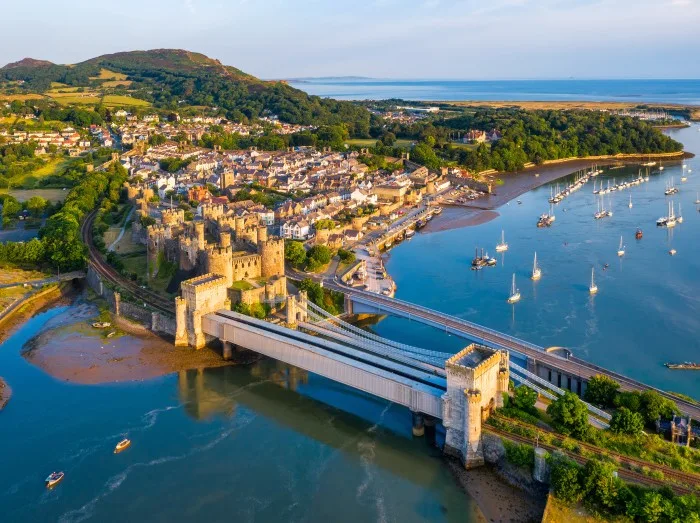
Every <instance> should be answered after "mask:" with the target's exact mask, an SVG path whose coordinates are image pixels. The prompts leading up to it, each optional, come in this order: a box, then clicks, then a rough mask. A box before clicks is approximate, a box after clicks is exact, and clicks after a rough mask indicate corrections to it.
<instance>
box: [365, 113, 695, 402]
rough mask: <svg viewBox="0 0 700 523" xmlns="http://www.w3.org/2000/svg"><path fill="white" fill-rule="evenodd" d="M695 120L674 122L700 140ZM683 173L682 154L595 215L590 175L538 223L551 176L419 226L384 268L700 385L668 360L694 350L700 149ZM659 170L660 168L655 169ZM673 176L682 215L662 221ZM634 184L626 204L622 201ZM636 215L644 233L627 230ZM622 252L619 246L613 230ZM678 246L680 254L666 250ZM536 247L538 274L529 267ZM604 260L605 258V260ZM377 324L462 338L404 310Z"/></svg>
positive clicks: (524, 334)
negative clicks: (488, 214)
mask: <svg viewBox="0 0 700 523" xmlns="http://www.w3.org/2000/svg"><path fill="white" fill-rule="evenodd" d="M698 128H700V127H698V126H694V127H692V128H690V129H683V130H674V131H671V132H670V134H671V136H673V137H674V138H675V139H677V140H680V141H682V142H683V143H685V144H686V149H687V150H689V151H694V152H700V132H698ZM686 163H687V165H688V167H689V168H691V169H692V171H693V172H692V173H691V174H689V175H688V181H687V182H685V183H681V182H680V174H681V169H682V168H681V165H680V162H676V163H675V164H673V165H672V164H667V165H666V166H665V169H664V171H663V173H662V174H652V175H651V178H650V181H649V182H647V183H644V184H642V185H639V186H636V187H633V188H629V189H625V190H623V191H620V192H614V193H611V195H606V196H605V198H606V205H608V206H609V205H610V204H609V202H611V203H612V207H613V211H614V213H613V216H612V217H611V218H606V219H603V220H594V219H593V213H594V212H595V209H596V198H598V196H594V195H593V194H592V190H593V184H592V182H589V183H588V184H587V185H586V186H584V187H583V188H582V189H580V190H579V191H578V192H576V193H574V194H573V195H572V196H570V197H569V198H567V199H566V200H564V201H563V202H562V203H560V204H559V205H558V206H557V207H556V208H555V209H556V210H555V213H556V217H557V219H556V222H555V224H554V226H553V227H552V228H550V229H537V228H536V227H535V222H536V220H537V216H539V215H540V214H541V213H543V212H545V211H546V210H547V209H548V205H549V204H548V203H547V199H548V198H549V194H550V186H549V185H546V186H543V187H540V188H539V189H536V190H534V191H531V192H530V193H528V194H525V195H523V196H522V197H521V198H520V199H521V201H522V205H516V203H515V202H512V203H511V204H510V205H505V206H503V207H502V208H500V209H499V210H498V211H499V213H500V215H501V216H500V217H499V218H498V219H496V220H494V221H491V222H489V223H487V224H484V225H480V226H477V227H471V228H465V229H456V230H451V231H445V232H441V233H434V234H418V235H416V236H415V237H414V238H413V239H412V240H411V241H409V242H404V243H403V244H401V245H400V246H399V247H397V248H395V249H394V250H392V251H391V257H390V260H389V262H388V263H387V270H388V271H389V272H390V273H391V274H392V276H393V277H394V278H395V280H396V282H397V285H398V292H397V297H398V298H401V299H405V300H409V301H416V302H418V303H421V304H423V305H426V306H429V307H433V308H435V309H439V310H442V311H445V312H448V313H452V314H455V315H457V316H460V317H463V318H466V319H469V320H471V321H475V322H478V323H481V324H484V325H486V326H489V327H492V328H495V329H499V330H502V331H504V332H507V333H509V334H512V335H514V336H518V337H520V338H523V339H525V340H529V341H532V342H534V343H538V344H541V345H543V346H567V347H570V348H571V349H573V351H574V353H575V354H576V355H577V356H580V357H582V358H585V359H588V360H590V361H592V362H595V363H598V364H602V365H604V366H606V367H609V368H611V369H614V370H616V371H619V372H622V373H624V374H626V375H629V376H631V377H634V378H637V379H640V380H642V381H645V382H648V383H650V384H653V385H656V386H658V387H662V388H665V389H669V390H675V391H678V392H683V393H685V394H690V395H693V396H695V397H696V398H698V397H700V374H698V373H697V372H696V373H693V372H681V371H669V370H667V369H666V368H665V367H664V366H663V364H664V362H667V361H686V360H695V361H697V360H700V340H699V339H698V331H699V328H700V278H699V276H700V213H698V211H697V206H696V205H694V201H695V199H696V198H697V196H696V194H697V192H698V191H700V161H698V160H696V159H692V160H689V161H687V162H686ZM654 170H656V169H654ZM637 171H638V169H637V168H626V169H620V170H612V171H608V172H606V173H605V175H603V176H599V177H597V179H596V180H597V183H600V181H601V180H604V181H605V183H607V180H608V179H610V180H611V183H612V179H613V177H614V178H617V180H618V181H620V180H623V179H628V178H632V177H635V176H636V174H637ZM671 177H674V178H675V181H676V185H677V186H678V187H679V188H680V193H679V194H678V195H676V196H674V197H673V198H672V199H673V201H674V202H675V203H676V212H677V209H678V204H679V203H680V204H681V206H682V210H683V216H684V222H683V223H682V224H680V225H678V226H677V227H676V228H675V230H667V229H665V228H657V227H656V225H655V222H656V219H657V218H658V217H659V216H663V215H666V214H667V212H666V205H667V203H666V202H667V201H669V200H670V198H669V197H666V196H664V194H663V193H664V189H665V185H666V183H667V181H668V180H669V179H670V178H671ZM630 195H632V203H633V208H632V209H629V208H628V203H629V196H630ZM637 227H641V228H642V229H643V231H644V238H643V239H642V240H640V241H637V240H635V239H634V233H635V230H636V228H637ZM501 230H505V236H506V241H507V242H508V244H509V250H508V251H507V252H506V253H504V254H502V255H501V254H498V255H497V258H498V260H499V264H498V266H497V267H496V268H491V269H485V270H482V271H478V272H474V271H471V270H469V264H470V261H471V258H472V257H473V255H474V247H476V246H479V247H484V248H486V249H487V250H488V251H491V253H492V254H494V255H495V254H496V253H495V252H494V251H495V245H496V243H498V241H499V239H500V234H501ZM621 235H622V236H623V239H624V243H625V244H626V251H627V252H626V254H625V256H624V258H618V257H617V254H616V253H617V249H618V245H619V242H620V236H621ZM671 247H673V248H675V249H676V250H677V251H678V254H677V255H676V256H675V257H672V256H670V255H669V254H668V251H669V249H670V248H671ZM535 250H536V251H537V258H538V264H539V265H540V267H541V268H542V272H543V276H542V279H541V280H540V281H539V282H533V281H531V280H530V279H529V276H530V273H531V271H532V264H533V256H534V252H535ZM605 263H608V264H609V265H610V267H609V268H608V269H607V270H603V265H604V264H605ZM591 267H595V269H596V283H597V284H598V287H599V289H600V291H599V294H598V295H596V296H594V297H591V296H590V295H589V293H588V284H589V282H590V276H591ZM513 273H515V275H516V279H517V284H518V287H519V288H520V291H521V294H522V301H521V302H520V303H518V304H515V305H508V304H507V303H506V298H507V297H508V294H509V290H510V285H511V278H512V275H513ZM377 330H378V332H379V333H380V334H382V335H385V336H388V337H394V338H402V339H406V340H411V341H412V342H413V343H417V344H419V345H423V346H427V347H428V346H431V345H435V344H440V343H446V344H448V346H450V347H453V348H455V347H459V346H461V345H463V344H464V343H465V342H464V341H463V340H459V339H456V338H452V337H447V336H444V335H439V334H436V331H435V330H433V329H430V328H427V327H423V326H420V325H418V324H416V323H411V322H408V321H406V320H400V319H395V318H390V319H387V320H385V321H382V322H381V323H380V324H379V325H378V326H377Z"/></svg>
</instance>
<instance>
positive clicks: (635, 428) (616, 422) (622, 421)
mask: <svg viewBox="0 0 700 523" xmlns="http://www.w3.org/2000/svg"><path fill="white" fill-rule="evenodd" d="M643 429H644V418H643V417H642V415H641V414H639V413H638V412H632V411H631V410H629V409H627V408H625V407H620V408H619V409H617V410H616V411H615V412H614V413H613V415H612V419H611V420H610V430H611V431H613V432H615V433H617V434H630V435H632V436H636V435H637V434H641V432H642V430H643Z"/></svg>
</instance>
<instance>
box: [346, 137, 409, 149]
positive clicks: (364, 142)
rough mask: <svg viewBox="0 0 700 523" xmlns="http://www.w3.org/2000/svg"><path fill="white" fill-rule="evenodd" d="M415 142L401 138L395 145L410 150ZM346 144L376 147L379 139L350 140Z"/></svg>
mask: <svg viewBox="0 0 700 523" xmlns="http://www.w3.org/2000/svg"><path fill="white" fill-rule="evenodd" d="M414 141H415V140H408V139H406V138H399V139H398V140H396V143H395V144H394V145H395V146H396V147H402V148H404V149H409V148H410V147H411V144H413V142H414ZM345 143H347V144H348V145H355V146H358V147H374V146H375V145H376V144H377V139H376V138H352V139H350V140H347V141H346V142H345Z"/></svg>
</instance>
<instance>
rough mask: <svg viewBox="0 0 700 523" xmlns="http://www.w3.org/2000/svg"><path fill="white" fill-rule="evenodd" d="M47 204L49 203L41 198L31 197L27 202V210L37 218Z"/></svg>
mask: <svg viewBox="0 0 700 523" xmlns="http://www.w3.org/2000/svg"><path fill="white" fill-rule="evenodd" d="M48 203H49V202H48V201H47V200H45V199H44V198H42V197H41V196H32V197H31V198H29V200H27V210H28V211H29V212H31V213H32V215H34V216H36V217H38V216H40V215H41V213H42V212H44V209H46V205H47V204H48Z"/></svg>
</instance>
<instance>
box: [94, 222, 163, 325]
mask: <svg viewBox="0 0 700 523" xmlns="http://www.w3.org/2000/svg"><path fill="white" fill-rule="evenodd" d="M96 215H97V211H96V210H94V211H92V212H91V213H90V214H88V215H87V217H86V218H85V221H84V222H83V225H82V226H81V235H82V237H83V242H85V245H87V247H88V252H89V257H90V265H92V267H93V269H94V270H95V271H96V272H97V273H98V274H99V275H100V276H101V277H102V278H104V279H105V280H106V281H108V282H110V283H112V284H113V285H116V286H118V287H120V288H122V289H124V290H126V291H128V292H129V294H131V295H132V296H134V297H135V298H138V299H139V300H141V301H142V302H143V303H145V304H146V305H147V306H149V307H151V308H153V309H155V310H157V311H159V312H162V313H165V314H167V315H170V316H173V315H174V314H175V304H174V303H173V301H172V300H170V299H168V298H166V297H164V296H162V295H160V294H158V293H156V292H153V291H151V290H149V289H142V288H141V287H140V286H139V285H138V284H137V283H135V282H133V281H131V280H129V279H127V278H125V277H123V276H122V275H121V274H119V273H118V272H117V271H116V270H115V269H114V268H113V267H112V266H111V265H109V264H108V263H106V262H105V261H104V260H103V259H102V253H101V252H100V251H99V250H98V249H97V247H95V244H94V242H93V240H92V226H93V223H94V221H95V216H96Z"/></svg>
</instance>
